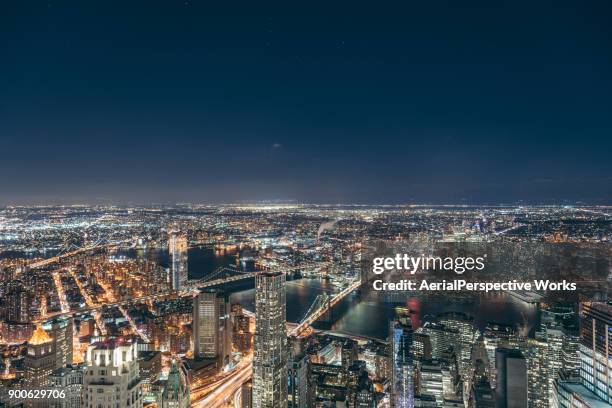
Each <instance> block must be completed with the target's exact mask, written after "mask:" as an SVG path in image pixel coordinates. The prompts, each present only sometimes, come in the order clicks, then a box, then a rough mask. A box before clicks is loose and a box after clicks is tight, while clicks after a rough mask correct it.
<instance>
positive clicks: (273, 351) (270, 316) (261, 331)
mask: <svg viewBox="0 0 612 408" xmlns="http://www.w3.org/2000/svg"><path fill="white" fill-rule="evenodd" d="M255 319H256V320H255V321H256V325H255V338H254V359H253V407H254V408H284V407H286V406H287V359H288V348H287V334H286V329H285V323H286V319H287V317H286V289H285V274H283V273H281V272H275V273H272V272H261V273H258V274H257V275H256V276H255Z"/></svg>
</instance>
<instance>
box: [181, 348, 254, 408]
mask: <svg viewBox="0 0 612 408" xmlns="http://www.w3.org/2000/svg"><path fill="white" fill-rule="evenodd" d="M252 375H253V356H252V355H248V356H245V357H244V358H243V359H242V361H241V362H240V363H239V364H238V366H237V367H236V368H235V369H234V370H233V371H232V372H231V373H229V374H228V375H227V376H225V377H224V378H222V379H220V380H218V381H215V382H213V383H211V384H209V385H207V386H205V388H204V389H203V390H198V389H196V390H195V393H196V394H202V395H204V396H203V397H199V396H196V397H195V398H193V397H192V398H191V406H196V407H200V408H219V407H223V406H224V405H226V404H227V403H228V402H229V401H230V400H231V399H232V397H233V395H234V394H235V393H236V391H238V390H239V389H240V387H241V386H242V384H244V383H245V382H246V381H248V380H249V379H250V378H251V377H252Z"/></svg>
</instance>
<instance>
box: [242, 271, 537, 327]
mask: <svg viewBox="0 0 612 408" xmlns="http://www.w3.org/2000/svg"><path fill="white" fill-rule="evenodd" d="M298 282H299V284H296V283H298ZM330 289H331V285H330V284H329V283H327V282H325V281H320V280H315V279H301V280H299V281H291V282H289V283H288V285H287V320H288V321H290V322H299V321H300V320H301V319H302V318H303V317H304V315H305V313H306V312H307V311H308V308H309V307H310V305H311V304H312V302H313V301H314V299H315V298H316V297H317V295H318V294H319V293H322V292H324V291H329V290H330ZM254 298H255V291H254V290H253V289H250V290H245V291H241V292H237V293H234V294H232V296H231V298H230V300H231V301H232V302H235V303H240V304H242V305H243V306H244V307H246V308H247V309H249V310H255V306H254ZM396 306H405V307H408V308H409V309H410V310H412V311H413V312H414V316H413V325H414V326H415V327H419V326H420V325H421V324H422V323H423V321H425V320H426V319H430V318H433V317H435V316H436V315H438V314H440V313H443V312H449V311H453V312H463V313H467V314H469V315H471V316H474V324H475V325H476V327H477V328H479V329H480V330H481V331H482V330H484V328H485V326H486V325H487V323H489V322H498V323H504V324H510V325H513V326H516V327H517V328H519V329H521V331H522V332H523V333H524V334H525V335H527V334H528V333H530V332H533V329H534V328H535V326H536V325H537V324H539V317H538V316H539V313H538V309H537V307H536V306H534V305H529V304H527V303H524V302H522V301H520V300H517V299H515V298H513V297H511V296H508V295H506V294H495V295H489V296H481V297H477V298H476V299H475V301H474V302H465V301H448V300H432V299H419V298H416V297H413V298H409V299H408V300H406V301H405V302H388V301H383V300H376V301H372V300H367V299H365V298H364V297H361V296H359V295H358V294H352V295H349V296H348V297H347V298H346V299H345V300H344V301H343V302H341V303H340V304H339V305H337V306H336V308H334V311H333V314H332V324H331V329H332V330H338V331H342V332H347V333H354V334H358V335H361V336H367V337H376V338H380V339H384V338H386V337H387V335H388V330H389V320H390V319H393V318H394V317H395V307H396ZM315 326H317V325H315Z"/></svg>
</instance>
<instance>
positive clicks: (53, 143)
mask: <svg viewBox="0 0 612 408" xmlns="http://www.w3.org/2000/svg"><path fill="white" fill-rule="evenodd" d="M0 7H1V10H2V13H0V33H1V34H2V35H1V38H2V49H3V60H4V61H5V63H3V64H0V89H2V90H3V98H1V99H0V146H2V149H1V151H2V153H3V154H2V156H0V174H2V177H0V205H9V204H71V203H92V204H109V203H116V204H126V203H141V204H143V203H166V204H169V203H179V202H196V203H197V202H203V203H228V202H245V201H248V202H255V201H264V200H278V201H295V202H306V203H352V202H355V203H363V204H385V203H387V204H400V203H426V204H453V203H454V204H463V203H467V204H500V203H507V204H516V203H526V204H551V203H556V204H566V203H576V202H584V203H588V204H611V203H612V160H610V152H612V137H611V135H612V123H611V119H612V116H611V115H610V113H611V112H612V97H611V95H612V26H611V25H610V24H609V21H610V20H611V19H612V5H611V4H610V3H609V2H600V3H598V2H588V3H580V2H556V3H554V5H553V4H551V5H547V4H544V3H539V4H533V3H531V2H513V3H512V4H511V5H494V4H491V3H489V2H468V3H462V4H461V6H458V5H455V4H454V3H453V2H446V1H440V2H435V3H427V4H394V5H390V4H387V5H383V4H381V5H377V6H376V7H374V6H372V5H371V4H370V5H359V4H355V3H354V2H351V3H349V2H334V3H332V4H326V5H325V6H323V5H320V6H318V5H312V4H308V5H306V4H286V3H278V4H274V3H268V4H252V3H248V2H245V3H244V4H241V5H240V6H239V5H238V4H196V3H195V2H190V1H188V2H176V3H174V2H144V1H141V2H136V1H135V2H128V3H126V2H121V3H119V2H108V3H104V4H94V3H82V2H65V3H62V5H60V4H55V3H54V2H28V3H21V2H12V3H10V4H3V5H2V6H0ZM6 62H8V63H6Z"/></svg>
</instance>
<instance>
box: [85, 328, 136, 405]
mask: <svg viewBox="0 0 612 408" xmlns="http://www.w3.org/2000/svg"><path fill="white" fill-rule="evenodd" d="M137 359H138V355H137V347H136V343H134V342H132V341H131V340H128V339H122V338H119V339H109V340H105V341H102V342H98V343H93V344H91V345H90V346H89V347H88V348H87V353H86V356H85V362H86V364H87V371H86V372H85V375H84V376H83V407H84V408H142V405H143V400H142V386H141V383H140V375H139V369H138V360H137Z"/></svg>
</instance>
